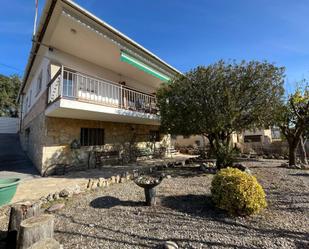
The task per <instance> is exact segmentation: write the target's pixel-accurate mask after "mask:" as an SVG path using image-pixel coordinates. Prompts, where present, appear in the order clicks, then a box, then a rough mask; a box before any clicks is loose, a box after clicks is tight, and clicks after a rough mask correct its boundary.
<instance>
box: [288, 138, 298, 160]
mask: <svg viewBox="0 0 309 249" xmlns="http://www.w3.org/2000/svg"><path fill="white" fill-rule="evenodd" d="M296 150H297V145H295V144H294V143H291V144H290V143H289V166H292V165H296Z"/></svg>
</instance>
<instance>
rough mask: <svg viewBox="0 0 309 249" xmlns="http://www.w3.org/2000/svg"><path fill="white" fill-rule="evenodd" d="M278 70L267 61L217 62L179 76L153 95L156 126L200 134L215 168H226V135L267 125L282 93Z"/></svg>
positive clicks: (228, 151)
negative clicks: (158, 121)
mask: <svg viewBox="0 0 309 249" xmlns="http://www.w3.org/2000/svg"><path fill="white" fill-rule="evenodd" d="M283 73H284V69H283V68H278V67H276V66H274V65H273V64H269V63H267V62H257V61H250V62H245V61H243V62H241V63H239V64H237V63H235V62H233V63H226V62H224V61H219V62H217V63H215V64H213V65H210V66H207V67H202V66H201V67H197V68H196V69H193V70H191V71H190V72H188V73H186V74H185V75H179V76H178V77H176V78H175V79H174V80H173V81H172V82H169V83H167V84H164V85H162V87H161V88H160V89H159V91H158V93H157V96H158V105H159V108H160V115H161V126H162V129H163V130H165V131H166V132H169V133H171V134H182V135H191V134H202V135H204V136H206V137H207V138H208V139H209V141H210V148H211V150H212V151H213V152H214V155H215V156H216V158H217V164H218V166H219V167H222V166H228V165H229V164H230V163H231V162H232V159H233V158H232V157H231V153H232V152H233V146H232V145H231V142H230V137H231V134H232V133H234V132H240V131H242V130H244V129H251V128H254V127H261V126H266V125H270V124H271V121H272V120H273V113H274V110H275V109H276V107H277V106H278V105H279V103H280V101H281V98H282V96H283V93H284V89H283Z"/></svg>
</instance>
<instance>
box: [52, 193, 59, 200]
mask: <svg viewBox="0 0 309 249" xmlns="http://www.w3.org/2000/svg"><path fill="white" fill-rule="evenodd" d="M53 198H54V200H59V198H60V196H59V193H58V192H56V193H54V194H53Z"/></svg>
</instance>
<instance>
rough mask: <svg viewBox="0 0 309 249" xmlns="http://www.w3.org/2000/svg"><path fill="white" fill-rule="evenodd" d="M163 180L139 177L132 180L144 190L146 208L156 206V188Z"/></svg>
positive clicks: (148, 176)
mask: <svg viewBox="0 0 309 249" xmlns="http://www.w3.org/2000/svg"><path fill="white" fill-rule="evenodd" d="M162 180H163V176H162V175H161V176H152V175H140V176H137V177H136V178H135V179H134V182H135V183H136V185H138V186H139V187H141V188H143V189H144V192H145V199H146V205H147V206H154V205H155V204H156V188H155V187H156V186H158V185H159V184H160V183H161V182H162Z"/></svg>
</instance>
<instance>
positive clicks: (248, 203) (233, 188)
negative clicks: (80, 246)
mask: <svg viewBox="0 0 309 249" xmlns="http://www.w3.org/2000/svg"><path fill="white" fill-rule="evenodd" d="M211 194H212V199H213V201H214V203H215V205H216V206H217V207H218V208H220V209H223V210H226V211H227V212H229V213H230V214H231V215H240V216H246V215H251V214H256V213H259V212H260V211H261V210H262V209H263V208H265V207H266V206H267V203H266V199H265V192H264V190H263V188H262V186H261V185H260V184H259V183H258V181H257V180H256V178H255V177H254V176H252V175H249V174H247V173H245V172H243V171H241V170H239V169H235V168H225V169H222V170H220V171H219V172H218V173H217V174H216V175H215V177H214V179H213V181H212V183H211Z"/></svg>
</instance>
